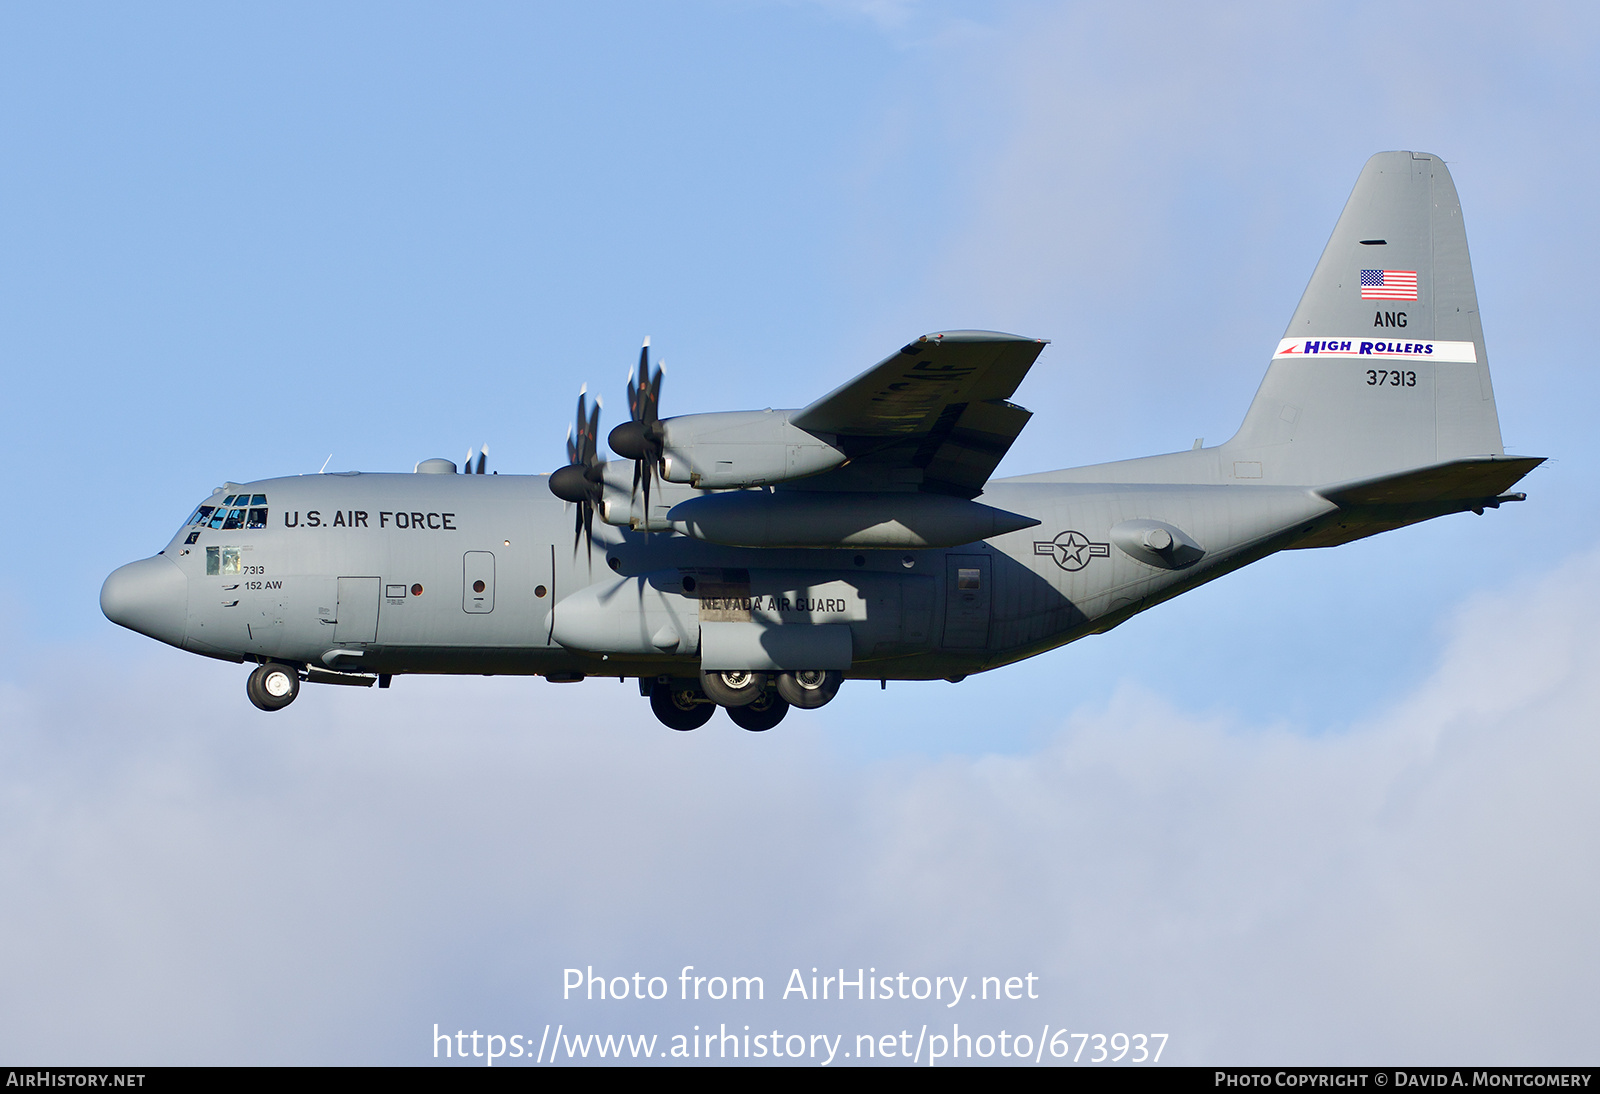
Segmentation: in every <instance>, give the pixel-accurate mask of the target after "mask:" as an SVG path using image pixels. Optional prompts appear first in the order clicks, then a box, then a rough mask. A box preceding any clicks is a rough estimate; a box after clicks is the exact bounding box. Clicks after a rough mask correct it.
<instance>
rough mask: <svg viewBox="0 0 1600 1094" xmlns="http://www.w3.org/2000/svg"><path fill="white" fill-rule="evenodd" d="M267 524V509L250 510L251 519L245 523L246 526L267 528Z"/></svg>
mask: <svg viewBox="0 0 1600 1094" xmlns="http://www.w3.org/2000/svg"><path fill="white" fill-rule="evenodd" d="M266 526H267V511H266V510H265V509H252V510H250V519H249V520H248V521H247V522H246V523H245V527H246V528H265V527H266Z"/></svg>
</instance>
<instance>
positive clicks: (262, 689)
mask: <svg viewBox="0 0 1600 1094" xmlns="http://www.w3.org/2000/svg"><path fill="white" fill-rule="evenodd" d="M244 691H245V694H246V695H248V696H250V701H251V702H252V703H254V704H255V705H256V707H257V708H258V709H260V710H282V709H283V708H284V707H286V706H288V705H289V704H290V703H292V702H294V697H295V696H296V695H299V694H300V673H299V672H297V671H296V670H295V669H294V668H293V666H290V665H279V664H275V663H272V664H266V665H262V666H261V667H260V668H258V669H256V670H255V671H254V672H252V673H251V674H250V679H249V680H247V681H245V685H244Z"/></svg>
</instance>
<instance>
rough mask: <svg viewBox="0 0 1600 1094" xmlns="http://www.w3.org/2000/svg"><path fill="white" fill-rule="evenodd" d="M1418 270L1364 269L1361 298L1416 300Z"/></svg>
mask: <svg viewBox="0 0 1600 1094" xmlns="http://www.w3.org/2000/svg"><path fill="white" fill-rule="evenodd" d="M1416 298H1417V271H1416V270H1362V271H1361V299H1363V300H1415V299H1416Z"/></svg>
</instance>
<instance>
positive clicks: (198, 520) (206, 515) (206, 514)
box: [189, 505, 217, 524]
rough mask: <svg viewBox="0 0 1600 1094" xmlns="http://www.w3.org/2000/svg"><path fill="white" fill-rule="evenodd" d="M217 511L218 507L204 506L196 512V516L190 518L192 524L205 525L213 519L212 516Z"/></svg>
mask: <svg viewBox="0 0 1600 1094" xmlns="http://www.w3.org/2000/svg"><path fill="white" fill-rule="evenodd" d="M216 511H217V509H216V506H213V505H202V506H201V507H200V508H198V509H196V510H195V511H194V516H192V517H190V518H189V523H190V524H204V523H205V522H206V521H208V520H210V519H211V514H212V513H215V512H216Z"/></svg>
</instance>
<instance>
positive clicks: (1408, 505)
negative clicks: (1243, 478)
mask: <svg viewBox="0 0 1600 1094" xmlns="http://www.w3.org/2000/svg"><path fill="white" fill-rule="evenodd" d="M1543 462H1544V457H1542V456H1485V457H1481V458H1477V459H1465V460H1453V461H1451V462H1450V463H1443V464H1435V465H1434V466H1432V467H1420V468H1417V469H1416V470H1414V471H1405V472H1401V473H1400V474H1396V475H1384V476H1380V477H1378V478H1372V479H1365V480H1362V481H1360V482H1352V483H1344V484H1341V485H1339V486H1334V487H1329V488H1326V489H1322V490H1318V491H1317V493H1319V494H1321V495H1322V496H1323V497H1325V498H1327V499H1328V500H1329V501H1331V502H1333V503H1334V504H1335V505H1337V506H1338V507H1339V510H1338V512H1336V513H1333V514H1330V515H1329V516H1327V517H1324V518H1323V519H1322V520H1320V521H1318V522H1317V523H1316V524H1315V525H1314V526H1313V528H1312V530H1311V531H1310V532H1309V533H1308V534H1307V535H1306V536H1304V537H1302V538H1301V539H1300V540H1299V541H1298V542H1296V543H1294V544H1293V546H1294V547H1296V548H1302V547H1337V546H1338V545H1339V544H1341V543H1349V542H1351V541H1352V540H1357V539H1365V538H1366V537H1368V536H1375V535H1377V534H1378V533H1379V532H1388V531H1391V530H1393V529H1395V528H1404V527H1405V526H1406V525H1408V524H1416V523H1418V522H1420V521H1424V520H1431V519H1433V518H1434V517H1442V516H1445V515H1447V514H1450V513H1466V512H1475V513H1482V512H1483V511H1484V510H1485V509H1498V508H1499V507H1500V505H1501V503H1502V502H1507V501H1521V500H1522V497H1523V496H1522V495H1521V494H1507V493H1506V491H1507V490H1509V489H1510V488H1511V487H1512V486H1514V485H1516V484H1517V482H1518V481H1519V480H1521V478H1522V477H1523V476H1524V475H1526V474H1527V473H1528V472H1529V471H1532V470H1533V469H1534V468H1535V467H1538V466H1539V465H1540V464H1541V463H1543Z"/></svg>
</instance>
